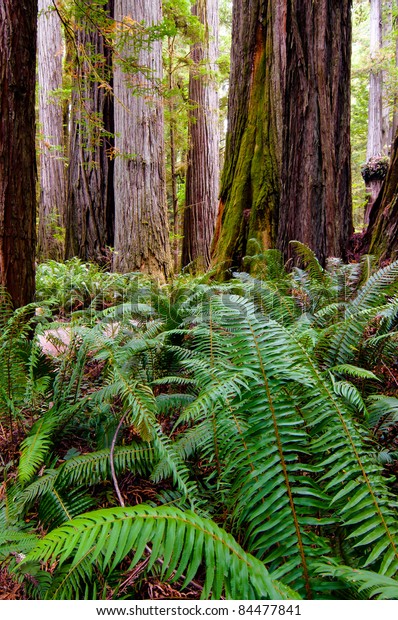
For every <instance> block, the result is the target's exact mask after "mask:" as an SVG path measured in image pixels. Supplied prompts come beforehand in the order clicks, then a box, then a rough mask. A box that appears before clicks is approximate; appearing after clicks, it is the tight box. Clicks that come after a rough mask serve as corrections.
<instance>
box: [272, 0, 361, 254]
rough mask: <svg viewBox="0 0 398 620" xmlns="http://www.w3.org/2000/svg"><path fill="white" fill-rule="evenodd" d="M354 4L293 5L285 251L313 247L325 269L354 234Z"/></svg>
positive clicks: (282, 226) (301, 0)
mask: <svg viewBox="0 0 398 620" xmlns="http://www.w3.org/2000/svg"><path fill="white" fill-rule="evenodd" d="M350 12H351V2H350V0H341V1H340V2H338V3H337V2H329V1H328V0H319V1H318V2H316V3H314V2H312V0H294V1H293V2H288V3H287V32H286V54H287V60H286V67H287V68H286V82H285V85H284V92H285V96H284V98H283V101H284V105H283V136H282V144H283V153H282V162H283V163H282V171H281V179H282V192H281V200H280V210H279V227H278V228H279V229H278V241H277V247H279V249H281V250H282V252H283V253H284V255H285V257H288V256H290V247H289V241H291V240H295V239H296V240H298V241H301V242H303V243H305V244H306V245H308V246H309V247H310V248H311V249H312V250H314V252H315V253H316V255H317V257H318V259H319V260H320V261H321V262H322V263H324V262H325V259H326V258H327V257H328V256H340V257H345V255H346V249H347V244H348V240H349V238H350V236H351V234H352V215H351V165H350V138H349V131H350V55H351V14H350Z"/></svg>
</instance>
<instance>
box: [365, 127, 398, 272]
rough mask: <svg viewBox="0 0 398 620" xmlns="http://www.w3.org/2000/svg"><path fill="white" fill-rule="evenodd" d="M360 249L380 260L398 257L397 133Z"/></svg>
mask: <svg viewBox="0 0 398 620" xmlns="http://www.w3.org/2000/svg"><path fill="white" fill-rule="evenodd" d="M361 249H362V252H363V253H370V254H373V255H374V256H376V257H377V258H378V259H379V260H380V261H384V260H387V259H391V260H396V259H397V258H398V133H396V135H395V141H394V144H393V148H392V153H391V162H390V167H389V169H388V172H387V176H386V179H385V181H384V184H383V186H382V189H381V191H380V193H379V195H378V197H377V199H376V201H375V202H374V204H373V206H372V209H371V211H370V215H369V226H368V229H367V231H366V234H365V236H364V239H363V244H362V248H361Z"/></svg>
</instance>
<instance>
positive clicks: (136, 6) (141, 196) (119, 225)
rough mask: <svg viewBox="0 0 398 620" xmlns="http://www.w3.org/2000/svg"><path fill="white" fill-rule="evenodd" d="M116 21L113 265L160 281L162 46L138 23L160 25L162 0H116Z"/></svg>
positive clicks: (163, 261)
mask: <svg viewBox="0 0 398 620" xmlns="http://www.w3.org/2000/svg"><path fill="white" fill-rule="evenodd" d="M115 19H116V20H117V21H118V22H123V24H121V25H120V32H119V41H120V55H121V58H120V59H119V60H118V62H117V63H116V66H115V72H114V91H115V149H116V153H117V155H116V160H115V182H114V187H115V256H114V263H113V267H114V269H115V270H116V271H121V272H128V271H142V272H145V273H150V274H152V275H154V276H156V277H158V278H160V279H161V280H163V279H165V278H166V277H167V274H168V272H169V264H170V248H169V232H168V216H167V203H166V174H165V158H164V137H163V124H164V121H163V102H162V99H161V96H160V94H159V87H160V81H161V77H162V45H161V42H160V41H159V40H155V41H151V42H149V41H148V37H147V35H145V33H143V29H142V27H141V23H142V22H144V23H145V25H146V26H152V25H154V24H157V23H159V22H160V21H161V19H162V14H161V3H160V0H150V1H148V0H134V2H131V1H128V0H115ZM123 20H124V21H123ZM141 33H143V34H141ZM129 34H130V35H133V36H129ZM138 47H141V49H140V50H139V49H138ZM121 61H122V62H121ZM145 67H149V70H148V69H145ZM133 69H134V70H133Z"/></svg>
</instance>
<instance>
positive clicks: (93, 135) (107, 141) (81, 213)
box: [66, 0, 115, 263]
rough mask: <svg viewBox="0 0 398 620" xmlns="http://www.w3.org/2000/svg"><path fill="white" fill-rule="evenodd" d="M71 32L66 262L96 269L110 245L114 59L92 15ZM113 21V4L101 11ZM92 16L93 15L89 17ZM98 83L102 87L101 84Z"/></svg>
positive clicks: (93, 13) (112, 214) (94, 13)
mask: <svg viewBox="0 0 398 620" xmlns="http://www.w3.org/2000/svg"><path fill="white" fill-rule="evenodd" d="M86 6H87V14H86V15H85V16H83V17H81V18H80V19H79V20H78V22H77V24H76V26H75V42H76V47H77V50H76V48H75V56H76V57H75V65H76V66H75V78H74V80H73V92H72V112H71V121H70V125H71V130H70V147H69V167H68V201H67V222H66V224H67V226H66V256H67V258H70V257H72V256H78V257H79V258H81V259H82V260H91V261H96V262H98V263H102V262H104V260H106V258H107V252H106V247H107V246H113V242H114V209H115V207H114V194H113V168H114V161H113V149H114V137H113V131H114V121H113V96H112V94H111V92H110V88H107V85H108V86H109V87H111V84H112V79H111V70H112V54H111V49H110V47H109V46H108V45H107V44H106V41H105V39H104V36H103V33H102V32H101V29H100V28H99V27H96V26H95V21H96V10H97V11H98V8H97V9H95V5H93V8H92V7H91V6H90V4H89V3H88V4H87V5H86ZM102 10H103V11H104V15H102V19H103V18H104V16H109V17H111V16H112V15H113V0H108V2H107V3H106V4H105V5H103V6H102ZM90 11H92V13H90ZM101 80H102V81H101Z"/></svg>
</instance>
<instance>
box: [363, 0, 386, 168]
mask: <svg viewBox="0 0 398 620" xmlns="http://www.w3.org/2000/svg"><path fill="white" fill-rule="evenodd" d="M381 40H382V20H381V0H370V59H371V61H372V66H371V68H370V78H369V80H370V81H369V111H368V144H367V150H366V157H367V159H370V158H371V157H375V156H380V155H381V154H382V151H383V123H382V114H383V99H382V88H383V74H382V71H381V70H380V68H379V66H378V58H377V57H378V54H379V53H380V50H381Z"/></svg>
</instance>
